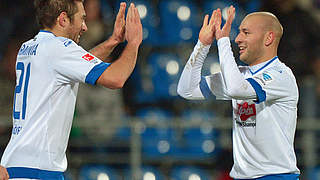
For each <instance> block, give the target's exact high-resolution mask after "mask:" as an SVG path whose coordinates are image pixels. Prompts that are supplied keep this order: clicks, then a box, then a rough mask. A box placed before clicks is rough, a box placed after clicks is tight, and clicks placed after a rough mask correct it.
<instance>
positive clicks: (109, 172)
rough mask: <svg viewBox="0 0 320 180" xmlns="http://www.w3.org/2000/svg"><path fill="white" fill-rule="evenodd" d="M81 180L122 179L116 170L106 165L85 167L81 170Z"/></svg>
mask: <svg viewBox="0 0 320 180" xmlns="http://www.w3.org/2000/svg"><path fill="white" fill-rule="evenodd" d="M79 179H80V180H97V179H110V180H111V179H112V180H113V179H114V180H120V179H121V177H120V175H119V174H118V173H117V171H116V170H114V169H112V168H109V167H107V166H104V165H84V166H83V167H81V169H80V173H79Z"/></svg>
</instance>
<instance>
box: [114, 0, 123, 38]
mask: <svg viewBox="0 0 320 180" xmlns="http://www.w3.org/2000/svg"><path fill="white" fill-rule="evenodd" d="M125 12H126V3H125V2H122V3H121V4H120V8H119V12H118V14H117V17H116V21H115V23H114V27H113V33H112V36H111V37H112V38H113V39H114V40H116V41H117V43H121V42H123V41H124V40H125V25H126V21H125V19H124V16H125Z"/></svg>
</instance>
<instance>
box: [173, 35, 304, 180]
mask: <svg viewBox="0 0 320 180" xmlns="http://www.w3.org/2000/svg"><path fill="white" fill-rule="evenodd" d="M209 48H210V46H204V45H203V44H201V42H198V44H197V45H196V47H195V48H194V51H193V53H192V54H191V57H190V59H189V61H188V62H187V64H186V66H185V68H184V70H183V73H182V75H181V78H180V81H179V84H178V93H179V94H180V95H181V96H183V97H185V98H187V99H204V98H210V96H215V97H216V98H217V99H221V100H232V107H233V158H234V165H233V168H232V170H231V172H230V176H231V177H233V178H236V179H252V178H258V177H262V176H266V175H271V174H285V173H289V174H300V171H299V169H298V168H297V165H296V164H297V161H296V156H295V152H294V145H293V144H294V135H295V130H296V123H297V103H298V97H299V93H298V87H297V84H296V79H295V77H294V75H293V73H292V71H291V70H290V69H289V68H288V67H287V66H286V65H285V64H283V63H282V62H281V61H280V60H279V59H278V57H274V58H273V59H270V60H269V61H265V62H263V63H260V64H257V65H254V66H242V67H237V65H236V63H235V60H234V57H233V54H232V51H231V45H230V40H229V38H221V39H220V40H219V41H218V49H219V60H220V66H221V72H218V73H215V74H212V75H210V76H205V77H201V75H200V74H201V68H202V65H203V61H204V59H205V58H206V55H207V53H208V51H209ZM234 85H236V87H235V86H234ZM230 89H231V90H230ZM232 89H233V90H232Z"/></svg>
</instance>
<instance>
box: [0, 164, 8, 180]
mask: <svg viewBox="0 0 320 180" xmlns="http://www.w3.org/2000/svg"><path fill="white" fill-rule="evenodd" d="M8 179H9V174H8V171H7V169H6V168H5V167H3V166H0V180H8Z"/></svg>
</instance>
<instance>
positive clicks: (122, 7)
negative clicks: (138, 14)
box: [117, 2, 126, 19]
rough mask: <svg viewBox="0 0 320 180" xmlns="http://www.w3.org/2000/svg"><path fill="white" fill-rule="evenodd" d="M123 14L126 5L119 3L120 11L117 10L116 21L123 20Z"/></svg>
mask: <svg viewBox="0 0 320 180" xmlns="http://www.w3.org/2000/svg"><path fill="white" fill-rule="evenodd" d="M125 12H126V3H125V2H122V3H120V9H119V12H118V14H117V19H122V18H124V14H125Z"/></svg>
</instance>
